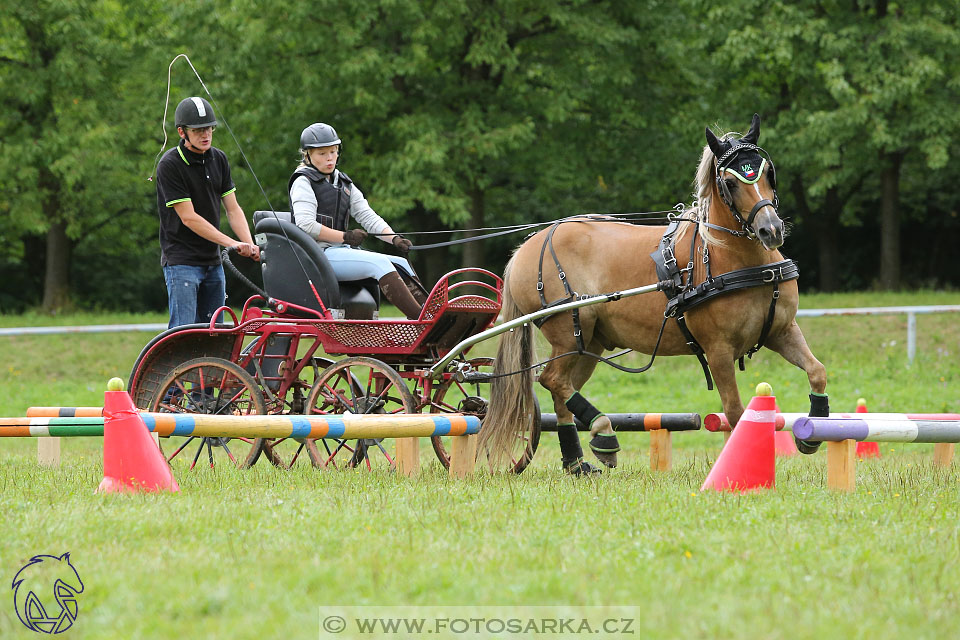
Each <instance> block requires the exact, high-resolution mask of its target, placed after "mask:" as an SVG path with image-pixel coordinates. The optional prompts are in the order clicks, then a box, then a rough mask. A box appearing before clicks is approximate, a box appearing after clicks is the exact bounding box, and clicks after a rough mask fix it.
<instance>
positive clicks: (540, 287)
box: [537, 280, 543, 291]
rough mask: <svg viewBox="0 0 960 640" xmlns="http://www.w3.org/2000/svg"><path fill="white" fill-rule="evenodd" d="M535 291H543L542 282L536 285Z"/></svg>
mask: <svg viewBox="0 0 960 640" xmlns="http://www.w3.org/2000/svg"><path fill="white" fill-rule="evenodd" d="M537 291H543V280H541V281H539V282H538V283H537Z"/></svg>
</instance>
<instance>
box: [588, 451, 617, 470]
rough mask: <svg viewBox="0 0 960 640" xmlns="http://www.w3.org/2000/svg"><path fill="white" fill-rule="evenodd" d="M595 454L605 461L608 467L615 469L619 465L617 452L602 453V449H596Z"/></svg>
mask: <svg viewBox="0 0 960 640" xmlns="http://www.w3.org/2000/svg"><path fill="white" fill-rule="evenodd" d="M593 455H594V456H595V457H596V458H597V460H599V461H600V462H602V463H603V466H605V467H606V468H608V469H615V468H616V467H617V454H615V453H602V452H600V451H594V452H593Z"/></svg>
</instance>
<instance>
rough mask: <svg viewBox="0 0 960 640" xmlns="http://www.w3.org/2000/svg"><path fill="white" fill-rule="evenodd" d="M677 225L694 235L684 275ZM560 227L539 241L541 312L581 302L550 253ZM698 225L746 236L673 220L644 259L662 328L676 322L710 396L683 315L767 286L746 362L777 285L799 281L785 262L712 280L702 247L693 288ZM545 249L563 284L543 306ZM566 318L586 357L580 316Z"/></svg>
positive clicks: (766, 329)
mask: <svg viewBox="0 0 960 640" xmlns="http://www.w3.org/2000/svg"><path fill="white" fill-rule="evenodd" d="M767 202H769V201H767ZM752 218H753V216H752V215H751V216H750V219H751V221H752ZM682 223H687V224H693V225H694V230H693V233H692V234H691V238H690V260H689V261H688V262H687V266H686V267H685V268H684V269H680V268H679V267H678V265H677V260H676V257H675V252H674V246H675V242H676V234H677V231H678V230H679V228H680V225H681V224H682ZM560 224H562V222H556V223H554V224H553V225H551V227H550V229H549V230H548V231H547V235H546V237H545V238H544V241H543V246H541V247H540V264H539V269H538V273H537V294H538V295H539V296H540V309H541V310H542V309H549V308H550V307H555V306H558V305H561V304H566V303H567V302H572V301H574V300H577V299H579V298H581V296H580V295H579V294H578V293H577V292H576V291H574V290H573V288H572V287H571V286H570V283H569V281H568V280H567V275H566V272H565V271H564V270H563V267H562V266H561V264H560V260H559V258H558V257H557V253H556V251H555V250H554V248H553V234H554V233H555V232H556V230H557V227H559V226H560ZM701 224H705V225H708V226H710V227H711V228H718V229H723V230H725V231H730V232H731V233H734V235H744V236H745V235H747V234H746V233H743V234H741V232H734V231H732V230H729V229H725V228H724V227H717V226H716V225H712V224H709V223H704V222H699V221H696V220H690V219H686V218H673V219H672V220H671V222H670V224H669V225H668V226H667V229H666V231H665V232H664V234H663V237H662V238H661V239H660V245H659V247H658V248H657V250H656V251H654V252H653V253H651V254H650V257H651V258H652V259H653V261H654V264H655V266H656V270H657V280H658V288H659V289H660V290H661V291H663V293H664V295H666V296H667V306H666V310H665V311H664V323H666V321H667V320H668V319H669V318H674V319H675V320H676V322H677V326H678V327H679V329H680V331H681V333H682V334H683V336H684V338H685V339H686V341H687V346H688V347H690V351H691V352H692V353H693V354H694V355H695V356H697V359H698V360H699V361H700V366H701V367H702V368H703V375H704V377H705V378H706V382H707V389H710V390H712V389H713V377H712V376H711V375H710V369H709V364H708V363H707V358H706V356H705V355H704V351H703V347H701V346H700V343H699V342H697V339H696V338H695V337H694V335H693V333H692V332H691V331H690V329H689V328H688V327H687V323H686V317H685V315H684V314H685V313H686V312H687V311H689V310H690V309H692V308H694V307H696V306H698V305H700V304H702V303H704V302H707V301H708V300H710V299H712V298H714V297H716V296H718V295H722V294H724V293H729V292H731V291H737V290H739V289H746V288H749V287H760V286H766V285H770V284H772V285H773V296H772V298H771V300H770V307H769V309H768V311H767V317H766V320H765V321H764V323H763V328H762V329H761V330H760V337H759V339H758V340H757V344H756V345H754V346H753V347H751V348H750V349H749V350H748V351H747V353H746V354H745V355H746V357H750V358H752V357H753V354H754V353H756V352H757V351H759V350H760V349H761V348H762V347H763V345H764V343H765V342H766V340H767V337H768V335H769V333H770V328H771V327H772V326H773V320H774V317H775V314H776V308H777V300H778V299H779V298H780V283H781V282H786V281H788V280H796V279H797V278H799V277H800V268H799V267H798V266H797V263H796V262H794V261H793V260H789V259H788V260H781V261H779V262H773V263H770V264H765V265H760V266H756V267H746V268H744V269H737V270H735V271H730V272H728V273H724V274H720V275H718V276H712V275H711V273H710V255H709V252H708V250H707V248H706V245H702V250H701V252H702V254H703V258H702V261H703V264H704V266H705V268H706V279H705V280H704V281H703V282H701V283H700V284H698V285H695V284H694V283H693V265H694V259H693V258H694V256H695V255H696V241H697V235H699V229H700V225H701ZM745 228H746V227H745ZM547 248H549V249H550V256H551V257H552V258H553V262H554V265H556V267H557V272H558V276H559V278H560V282H562V283H563V289H564V293H565V294H566V296H565V297H563V298H560V299H557V300H554V301H552V302H547V299H546V296H544V294H543V288H544V287H543V258H544V256H545V255H546V250H547ZM571 314H572V316H573V335H574V337H575V338H576V341H577V353H578V354H581V355H582V354H584V353H585V352H586V349H585V345H584V343H583V336H582V332H581V326H580V310H579V309H573V310H572V311H571ZM551 317H552V316H547V317H543V318H538V319H536V320H533V323H534V324H535V325H536V326H537V327H541V326H542V325H543V323H544V322H546V321H547V320H549V319H550V318H551ZM660 331H661V334H662V332H663V327H661V329H660ZM657 345H658V346H659V339H658V341H657ZM653 356H654V357H656V350H654V354H653ZM652 362H653V359H652V358H651V364H652ZM739 365H740V370H741V371H743V370H744V357H743V356H741V357H740V359H739ZM648 366H649V365H648Z"/></svg>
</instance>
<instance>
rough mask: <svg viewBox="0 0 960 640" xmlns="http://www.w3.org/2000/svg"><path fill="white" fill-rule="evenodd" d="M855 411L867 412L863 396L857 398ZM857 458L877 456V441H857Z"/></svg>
mask: <svg viewBox="0 0 960 640" xmlns="http://www.w3.org/2000/svg"><path fill="white" fill-rule="evenodd" d="M857 413H867V401H866V400H864V399H863V398H858V399H857ZM857 457H858V458H879V457H880V444H879V443H877V442H858V443H857Z"/></svg>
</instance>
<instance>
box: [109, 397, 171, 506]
mask: <svg viewBox="0 0 960 640" xmlns="http://www.w3.org/2000/svg"><path fill="white" fill-rule="evenodd" d="M107 389H109V390H108V391H107V392H106V393H104V396H103V417H104V422H103V481H102V482H101V483H100V486H99V487H98V488H97V493H128V492H129V493H136V492H139V491H179V490H180V486H179V485H178V484H177V481H176V479H175V478H174V477H173V472H172V471H170V466H169V465H168V464H167V461H166V460H164V459H163V454H162V453H160V449H158V448H157V445H156V443H154V441H153V438H151V437H150V432H149V431H148V430H147V426H146V425H145V424H143V420H142V419H141V418H140V414H139V413H138V412H137V409H136V407H134V406H133V400H131V399H130V395H129V394H128V393H127V392H126V391H124V390H123V381H122V380H120V379H119V378H113V379H111V380H110V382H109V383H108V384H107Z"/></svg>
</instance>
